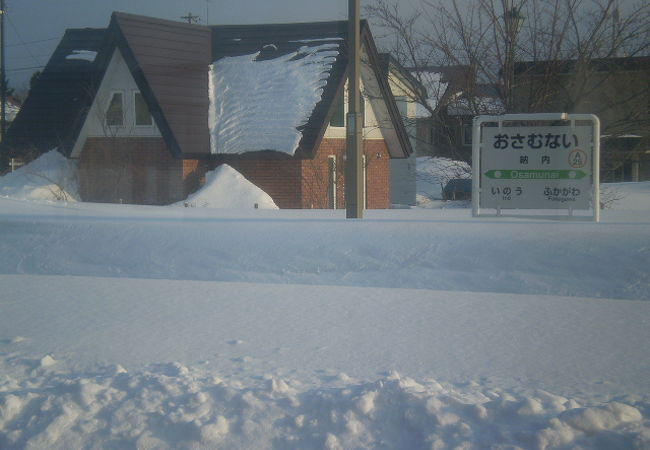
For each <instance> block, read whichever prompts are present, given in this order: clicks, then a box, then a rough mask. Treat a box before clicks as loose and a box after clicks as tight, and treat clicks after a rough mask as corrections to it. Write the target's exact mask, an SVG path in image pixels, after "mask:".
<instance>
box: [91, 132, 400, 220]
mask: <svg viewBox="0 0 650 450" xmlns="http://www.w3.org/2000/svg"><path fill="white" fill-rule="evenodd" d="M363 145H364V154H365V155H366V180H367V185H366V188H367V190H366V196H367V199H366V204H367V206H366V207H367V208H369V209H376V208H388V207H389V206H390V160H389V155H388V149H387V147H386V144H385V142H384V141H383V140H365V141H364V142H363ZM331 155H334V156H336V181H337V182H336V191H337V193H336V196H337V207H338V208H344V207H345V158H344V155H345V139H323V141H322V142H321V145H320V147H319V149H318V151H317V152H316V155H315V157H314V158H313V159H306V160H300V159H292V158H287V157H284V156H278V157H275V156H273V155H272V154H259V155H245V156H236V157H219V158H217V159H214V160H211V161H205V160H198V159H186V160H180V159H175V158H173V157H172V155H171V153H170V152H169V150H168V149H167V147H166V145H165V143H164V141H163V140H162V138H144V137H139V138H88V139H87V140H86V143H85V145H84V149H83V151H82V152H81V156H80V158H79V182H80V194H81V197H82V199H83V200H84V201H92V202H109V203H120V202H122V203H134V204H150V205H165V204H169V203H173V202H177V201H180V200H183V199H185V198H186V197H187V196H188V195H189V194H191V193H192V192H194V191H196V190H197V189H198V188H199V187H200V186H202V185H203V184H204V183H205V173H206V171H208V170H212V169H214V168H215V167H216V166H217V165H219V164H222V163H227V164H229V165H230V166H232V167H233V168H234V169H235V170H237V171H239V172H240V173H241V174H242V175H244V177H246V178H247V179H248V180H249V181H251V182H252V183H253V184H255V185H256V186H258V187H259V188H260V189H262V190H263V191H264V192H266V193H267V194H269V195H270V196H271V198H273V201H274V202H275V203H276V205H278V207H280V208H329V207H330V205H331V191H330V190H331V181H330V180H331V177H330V175H331V174H330V160H329V156H331Z"/></svg>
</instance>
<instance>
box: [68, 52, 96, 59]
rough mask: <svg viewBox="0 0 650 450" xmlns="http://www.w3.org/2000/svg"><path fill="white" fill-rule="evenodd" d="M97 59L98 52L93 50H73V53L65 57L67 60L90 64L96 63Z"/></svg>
mask: <svg viewBox="0 0 650 450" xmlns="http://www.w3.org/2000/svg"><path fill="white" fill-rule="evenodd" d="M95 58H97V52H95V51H92V50H72V53H70V54H69V55H67V56H66V57H65V59H75V60H82V61H89V62H94V61H95Z"/></svg>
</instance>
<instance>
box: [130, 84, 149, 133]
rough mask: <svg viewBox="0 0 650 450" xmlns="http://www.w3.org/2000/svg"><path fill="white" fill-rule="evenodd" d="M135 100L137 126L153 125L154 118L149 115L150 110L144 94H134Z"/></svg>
mask: <svg viewBox="0 0 650 450" xmlns="http://www.w3.org/2000/svg"><path fill="white" fill-rule="evenodd" d="M133 100H134V102H135V124H136V125H138V126H151V125H153V118H152V117H151V113H149V108H148V107H147V103H146V102H145V101H144V97H143V96H142V94H141V93H140V92H135V93H134V94H133Z"/></svg>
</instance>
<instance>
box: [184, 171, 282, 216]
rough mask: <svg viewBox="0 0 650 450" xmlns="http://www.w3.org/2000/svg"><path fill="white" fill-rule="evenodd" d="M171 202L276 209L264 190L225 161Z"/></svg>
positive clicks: (189, 204)
mask: <svg viewBox="0 0 650 450" xmlns="http://www.w3.org/2000/svg"><path fill="white" fill-rule="evenodd" d="M175 205H177V206H186V207H199V208H234V209H253V208H259V209H278V207H277V205H276V204H275V202H273V199H272V198H271V197H270V196H269V195H268V194H267V193H266V192H264V191H262V190H261V189H260V188H258V187H257V186H255V185H254V184H253V183H251V182H250V181H248V180H247V179H246V178H245V177H244V176H243V175H242V174H240V173H239V172H237V171H236V170H235V169H233V168H232V167H230V166H229V165H228V164H222V165H220V166H219V167H217V168H216V169H214V170H212V171H210V172H208V173H206V175H205V184H204V185H203V186H202V187H201V188H200V189H199V190H198V191H196V192H194V193H193V194H190V195H189V196H188V197H187V199H185V200H183V201H182V202H178V203H175Z"/></svg>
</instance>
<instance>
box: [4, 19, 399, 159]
mask: <svg viewBox="0 0 650 450" xmlns="http://www.w3.org/2000/svg"><path fill="white" fill-rule="evenodd" d="M84 33H85V35H84V36H81V37H80V34H84ZM346 38H347V22H346V21H338V22H319V23H299V24H277V25H243V26H213V27H206V26H201V25H191V24H186V23H181V22H174V21H168V20H162V19H154V18H150V17H142V16H136V15H131V14H125V13H114V14H113V16H112V18H111V23H110V25H109V28H108V29H106V30H69V31H68V33H66V37H64V40H63V41H62V42H61V44H60V45H59V47H60V48H59V49H57V52H55V55H54V56H53V57H52V60H51V61H50V63H48V66H47V67H46V69H45V70H44V73H43V76H42V78H43V80H44V81H48V80H51V79H55V80H57V83H58V84H57V83H45V82H41V81H39V83H38V89H35V92H34V95H33V97H34V100H33V102H32V103H33V104H32V105H29V104H28V103H29V101H30V99H29V98H28V101H27V102H26V104H25V105H24V107H23V110H22V111H21V113H20V114H19V115H18V118H17V122H18V124H19V125H18V127H17V128H16V130H20V131H21V133H22V134H21V135H22V136H25V137H26V138H30V139H33V140H36V141H39V142H41V141H42V142H43V143H44V144H43V145H41V146H39V149H40V150H41V151H45V150H49V149H50V148H52V147H53V146H56V145H60V144H62V145H63V148H64V150H65V151H64V153H66V154H70V151H71V149H72V146H73V145H74V142H75V140H76V139H77V137H78V134H79V132H80V130H81V125H82V124H83V121H84V120H85V117H86V115H87V112H88V109H89V106H90V103H91V101H92V98H93V97H94V95H95V93H96V90H97V88H98V86H99V84H100V82H101V79H102V77H103V75H104V73H105V71H106V69H107V67H108V64H109V62H110V60H111V57H112V55H113V53H114V51H115V49H116V48H119V49H120V51H121V53H122V55H123V56H124V59H125V61H126V63H127V65H128V67H129V70H130V72H131V74H132V75H133V77H134V79H135V82H136V84H137V85H138V88H139V89H140V91H141V92H142V94H143V96H144V98H145V100H146V101H147V104H148V105H149V109H150V111H151V114H152V115H153V117H154V119H155V121H156V123H157V125H158V128H159V129H160V131H161V134H162V136H163V138H164V139H165V141H166V142H167V144H168V146H169V148H170V151H171V152H172V154H174V155H175V156H177V157H206V156H209V155H210V137H209V131H208V110H209V96H208V65H209V64H210V63H212V62H213V61H215V60H218V59H219V58H222V57H225V56H235V55H244V54H251V53H254V52H256V51H259V50H262V49H263V47H264V45H266V44H269V40H271V41H272V43H273V44H274V45H275V46H276V48H277V51H278V52H280V53H282V52H284V53H288V52H291V51H295V50H296V49H297V48H298V47H300V46H305V45H310V42H311V40H313V39H317V40H319V41H320V42H321V43H322V40H327V39H337V40H340V41H341V42H342V44H341V45H340V46H339V49H340V50H339V51H340V53H339V56H338V57H337V58H336V61H335V62H334V64H333V66H332V69H331V71H330V74H329V77H328V79H327V82H326V85H325V88H324V91H323V95H322V98H321V101H320V102H318V103H317V105H316V107H315V108H314V111H313V112H312V114H311V116H310V118H309V120H308V122H307V124H305V125H304V126H303V127H301V128H300V129H299V131H301V132H302V140H301V141H300V144H299V148H298V151H297V153H296V154H297V155H298V156H307V157H308V156H309V155H311V154H312V152H313V151H314V150H315V149H316V148H317V147H318V144H319V143H320V140H321V139H322V136H323V134H324V132H325V129H326V128H327V125H328V123H329V118H330V116H331V115H332V113H333V111H334V103H335V102H334V100H335V98H336V95H337V93H338V92H340V90H341V89H343V85H344V83H345V79H346V75H347V74H346V67H347V45H346ZM362 38H363V40H364V43H365V44H366V47H367V48H368V50H369V57H370V60H371V63H372V64H371V66H372V67H373V70H374V71H375V75H376V77H377V79H378V82H379V85H380V88H381V90H382V92H383V94H384V98H385V99H386V104H387V107H388V110H389V114H390V116H391V119H392V122H393V124H394V126H395V132H396V136H397V141H398V142H399V144H400V145H399V146H392V147H391V148H390V150H391V156H393V157H404V156H408V154H410V153H411V147H410V143H409V139H408V136H407V134H406V130H405V129H404V126H403V124H402V121H401V119H400V116H399V112H398V110H397V106H396V104H395V101H394V99H393V96H392V94H391V92H390V89H389V88H388V84H387V81H386V80H385V77H384V76H382V73H381V69H380V61H379V59H378V56H377V50H376V47H375V44H374V41H373V40H372V36H371V34H370V30H369V27H368V24H367V23H366V22H363V24H362ZM80 41H83V42H85V43H86V44H85V45H81V44H80ZM72 49H87V50H94V51H98V52H99V54H98V56H97V58H96V60H95V61H94V62H92V63H89V62H85V61H84V62H75V63H74V64H72V63H71V62H69V61H67V62H66V61H65V55H66V54H68V53H69V52H70V51H71V50H72ZM66 52H68V53H66ZM277 54H278V53H275V55H276V56H277ZM260 57H262V58H263V57H264V55H263V54H262V55H261V56H260ZM61 61H63V62H64V63H65V64H62V67H59V66H60V65H61V64H59V63H60V62H61ZM83 64H86V65H83ZM69 91H70V92H69ZM75 93H79V95H76V94H75ZM82 93H83V94H84V96H81V94H82ZM30 97H32V96H31V95H30ZM60 106H64V108H63V109H64V111H65V112H66V114H63V115H61V114H58V111H59V110H60V109H61V108H60ZM61 116H64V117H61ZM64 118H65V120H62V119H64ZM35 119H40V120H35ZM39 126H40V128H38V127H39ZM12 128H13V127H12ZM53 144H54V145H53ZM397 147H399V148H397Z"/></svg>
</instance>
